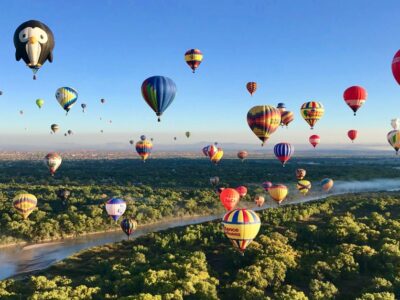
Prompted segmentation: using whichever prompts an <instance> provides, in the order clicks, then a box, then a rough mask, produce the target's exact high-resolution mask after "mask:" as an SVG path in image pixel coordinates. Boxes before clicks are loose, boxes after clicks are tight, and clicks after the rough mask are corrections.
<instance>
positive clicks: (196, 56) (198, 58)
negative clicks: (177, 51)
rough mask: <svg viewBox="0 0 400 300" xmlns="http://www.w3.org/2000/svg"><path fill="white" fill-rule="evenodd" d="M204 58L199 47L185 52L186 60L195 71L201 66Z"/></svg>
mask: <svg viewBox="0 0 400 300" xmlns="http://www.w3.org/2000/svg"><path fill="white" fill-rule="evenodd" d="M202 60H203V53H201V51H200V50H199V49H190V50H188V51H186V53H185V61H186V63H187V64H188V66H189V67H190V68H191V69H192V71H193V73H194V72H195V70H196V69H197V68H198V67H199V66H200V64H201V62H202Z"/></svg>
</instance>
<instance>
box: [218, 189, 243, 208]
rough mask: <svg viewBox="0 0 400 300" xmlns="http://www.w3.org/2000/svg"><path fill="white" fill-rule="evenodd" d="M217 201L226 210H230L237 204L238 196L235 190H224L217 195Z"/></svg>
mask: <svg viewBox="0 0 400 300" xmlns="http://www.w3.org/2000/svg"><path fill="white" fill-rule="evenodd" d="M219 199H220V200H221V203H222V205H223V206H224V207H225V209H226V210H232V209H234V208H235V207H236V205H237V204H238V203H239V200H240V194H239V192H238V191H237V190H235V189H232V188H226V189H223V190H222V192H221V193H220V194H219Z"/></svg>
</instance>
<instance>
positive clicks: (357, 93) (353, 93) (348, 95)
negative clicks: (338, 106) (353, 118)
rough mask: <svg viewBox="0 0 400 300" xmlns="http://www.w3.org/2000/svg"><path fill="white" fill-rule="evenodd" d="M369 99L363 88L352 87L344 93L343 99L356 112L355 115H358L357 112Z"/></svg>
mask: <svg viewBox="0 0 400 300" xmlns="http://www.w3.org/2000/svg"><path fill="white" fill-rule="evenodd" d="M367 97H368V94H367V91H366V90H365V89H364V88H363V87H361V86H351V87H349V88H347V89H346V90H345V91H344V93H343V99H344V101H345V102H346V104H347V105H348V106H349V107H350V108H351V110H352V111H353V112H354V115H356V113H357V110H358V109H359V108H360V107H361V106H363V104H364V103H365V101H366V100H367Z"/></svg>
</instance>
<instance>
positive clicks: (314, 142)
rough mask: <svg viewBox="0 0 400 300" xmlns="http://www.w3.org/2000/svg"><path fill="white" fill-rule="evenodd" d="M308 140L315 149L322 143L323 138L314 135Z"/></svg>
mask: <svg viewBox="0 0 400 300" xmlns="http://www.w3.org/2000/svg"><path fill="white" fill-rule="evenodd" d="M308 140H309V141H310V144H311V145H313V147H314V148H315V147H317V145H318V144H319V142H320V141H321V138H320V137H319V135H317V134H313V135H312V136H310V138H309V139H308Z"/></svg>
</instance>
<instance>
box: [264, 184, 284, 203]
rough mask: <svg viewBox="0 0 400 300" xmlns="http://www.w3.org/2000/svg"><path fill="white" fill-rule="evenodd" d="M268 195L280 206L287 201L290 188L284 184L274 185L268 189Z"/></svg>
mask: <svg viewBox="0 0 400 300" xmlns="http://www.w3.org/2000/svg"><path fill="white" fill-rule="evenodd" d="M268 193H269V195H270V196H271V198H272V200H274V201H275V202H276V203H278V204H281V203H282V201H283V200H285V199H286V196H287V194H288V188H287V186H286V185H283V184H274V185H272V186H271V187H270V188H269V189H268Z"/></svg>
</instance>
